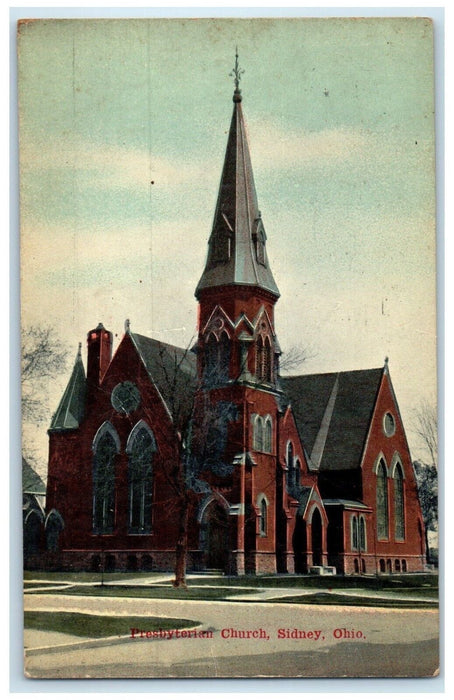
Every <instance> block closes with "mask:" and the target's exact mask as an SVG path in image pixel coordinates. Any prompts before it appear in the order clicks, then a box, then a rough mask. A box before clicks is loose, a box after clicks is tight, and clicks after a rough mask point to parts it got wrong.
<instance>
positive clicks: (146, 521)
mask: <svg viewBox="0 0 454 700" xmlns="http://www.w3.org/2000/svg"><path fill="white" fill-rule="evenodd" d="M155 451H156V446H155V440H154V436H153V433H152V431H151V430H150V429H149V428H148V426H146V425H145V424H143V425H139V427H138V428H137V426H136V428H135V429H134V430H133V431H132V433H131V436H130V440H128V455H129V459H128V528H129V532H130V533H132V534H141V533H147V532H150V531H151V523H152V502H153V453H154V452H155Z"/></svg>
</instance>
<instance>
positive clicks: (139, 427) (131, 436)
mask: <svg viewBox="0 0 454 700" xmlns="http://www.w3.org/2000/svg"><path fill="white" fill-rule="evenodd" d="M142 429H144V430H146V432H147V433H148V435H149V436H150V438H151V442H152V451H153V452H157V449H158V448H157V446H156V439H155V436H154V433H153V431H152V429H151V428H150V426H149V425H148V423H146V422H145V421H144V420H142V419H141V420H139V421H138V422H137V423H136V424H135V426H134V427H133V429H132V430H131V432H130V433H129V435H128V439H127V441H126V449H125V452H126V454H127V455H130V454H131V452H132V448H133V444H134V441H135V439H136V437H137V433H138V432H139V431H140V430H142Z"/></svg>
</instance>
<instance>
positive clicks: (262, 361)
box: [255, 335, 273, 384]
mask: <svg viewBox="0 0 454 700" xmlns="http://www.w3.org/2000/svg"><path fill="white" fill-rule="evenodd" d="M255 352H256V355H255V374H256V377H257V379H258V381H259V382H266V383H267V384H270V383H271V381H272V375H273V352H272V347H271V341H270V339H269V337H268V336H266V337H265V340H264V339H263V337H262V336H261V335H259V337H258V338H257V343H256V348H255Z"/></svg>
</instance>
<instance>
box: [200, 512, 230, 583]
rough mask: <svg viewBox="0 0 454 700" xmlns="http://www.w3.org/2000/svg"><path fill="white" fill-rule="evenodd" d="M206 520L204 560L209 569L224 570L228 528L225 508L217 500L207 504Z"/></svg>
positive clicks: (225, 566) (226, 561)
mask: <svg viewBox="0 0 454 700" xmlns="http://www.w3.org/2000/svg"><path fill="white" fill-rule="evenodd" d="M205 522H206V541H205V551H206V555H207V558H206V562H207V567H208V568H209V569H222V570H223V571H224V570H226V568H227V564H228V555H229V549H228V543H229V530H228V518H227V512H226V510H225V508H223V507H222V505H221V504H220V503H218V502H217V501H213V502H212V503H210V505H209V506H208V508H207V510H206V513H205Z"/></svg>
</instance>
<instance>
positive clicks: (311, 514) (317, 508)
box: [306, 503, 325, 526]
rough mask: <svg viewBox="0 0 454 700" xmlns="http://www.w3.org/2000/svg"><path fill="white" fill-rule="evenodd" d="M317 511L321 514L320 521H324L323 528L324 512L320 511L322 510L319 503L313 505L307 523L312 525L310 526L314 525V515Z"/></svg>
mask: <svg viewBox="0 0 454 700" xmlns="http://www.w3.org/2000/svg"><path fill="white" fill-rule="evenodd" d="M316 510H318V512H319V515H320V520H321V521H322V526H323V525H324V524H325V518H324V517H323V513H322V511H321V510H320V508H319V507H318V504H317V503H314V504H313V505H312V508H311V510H310V511H309V515H308V517H307V521H306V522H308V523H310V524H311V525H312V518H313V517H314V513H315V511H316Z"/></svg>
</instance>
